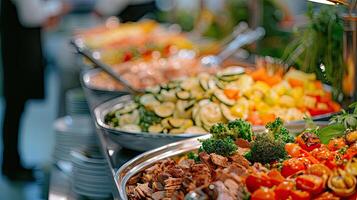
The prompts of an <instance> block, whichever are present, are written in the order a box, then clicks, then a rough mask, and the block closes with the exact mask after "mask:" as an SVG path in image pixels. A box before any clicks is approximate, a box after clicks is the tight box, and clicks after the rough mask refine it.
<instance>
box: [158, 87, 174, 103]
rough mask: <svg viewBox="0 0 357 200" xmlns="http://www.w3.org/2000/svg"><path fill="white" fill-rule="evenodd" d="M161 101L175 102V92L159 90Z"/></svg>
mask: <svg viewBox="0 0 357 200" xmlns="http://www.w3.org/2000/svg"><path fill="white" fill-rule="evenodd" d="M160 95H161V99H162V101H165V102H166V101H170V102H176V100H177V98H176V92H175V90H161V92H160Z"/></svg>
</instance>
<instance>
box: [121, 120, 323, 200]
mask: <svg viewBox="0 0 357 200" xmlns="http://www.w3.org/2000/svg"><path fill="white" fill-rule="evenodd" d="M327 124H328V122H326V121H323V122H316V125H317V126H319V127H324V126H326V125H327ZM285 127H286V128H288V129H289V131H290V132H297V131H298V132H301V131H302V130H304V129H305V123H289V124H287V125H286V126H285ZM259 131H263V130H262V129H259V130H257V129H256V130H255V132H259ZM209 137H210V135H204V136H200V137H195V138H191V139H187V140H183V141H180V142H175V143H171V144H168V145H165V146H162V147H160V148H157V149H154V150H151V151H148V152H145V153H143V154H141V155H139V156H137V157H135V158H133V159H132V160H130V161H128V162H127V163H125V164H124V165H123V166H121V167H120V168H119V170H118V171H117V172H116V175H115V184H116V187H117V190H118V191H119V195H120V199H122V200H127V199H128V198H127V194H126V184H127V182H128V180H129V179H130V178H131V177H133V176H134V175H136V174H137V173H139V172H140V171H142V170H144V169H146V168H148V167H150V166H151V165H153V164H155V163H156V162H158V161H160V160H162V159H166V158H170V157H174V156H178V155H182V154H184V153H188V152H190V151H193V150H197V149H198V148H199V147H200V146H201V143H200V142H199V141H198V139H206V138H209Z"/></svg>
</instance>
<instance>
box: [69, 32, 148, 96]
mask: <svg viewBox="0 0 357 200" xmlns="http://www.w3.org/2000/svg"><path fill="white" fill-rule="evenodd" d="M71 44H72V45H73V46H74V47H75V48H76V50H77V53H79V54H81V55H83V56H84V57H85V58H87V59H88V60H90V61H91V62H92V63H93V64H94V65H96V66H97V67H99V68H101V69H102V70H104V71H105V72H106V73H108V74H109V75H110V76H111V77H113V78H114V79H115V80H116V81H118V82H120V83H121V84H122V85H123V86H124V87H125V89H126V90H127V91H128V92H129V93H131V94H142V93H143V91H141V90H138V89H135V88H133V87H132V86H131V85H130V83H129V82H128V81H127V80H125V79H124V78H123V77H122V76H121V75H120V74H118V73H117V72H115V71H114V70H113V68H111V67H110V66H109V65H107V64H105V63H103V62H102V61H101V60H100V59H99V56H98V55H97V54H96V53H97V52H91V51H90V50H88V49H87V48H86V47H85V45H84V42H83V40H82V39H79V38H77V39H74V40H71Z"/></svg>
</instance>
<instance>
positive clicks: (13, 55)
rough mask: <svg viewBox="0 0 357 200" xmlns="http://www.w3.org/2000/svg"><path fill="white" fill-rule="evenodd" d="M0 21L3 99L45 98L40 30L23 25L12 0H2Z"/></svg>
mask: <svg viewBox="0 0 357 200" xmlns="http://www.w3.org/2000/svg"><path fill="white" fill-rule="evenodd" d="M0 20H1V21H0V24H1V50H2V64H3V73H4V96H5V99H8V100H18V99H21V100H22V101H23V100H27V99H42V98H44V62H43V56H42V46H41V29H40V28H26V27H24V26H22V25H21V24H20V21H19V18H18V15H17V10H16V7H15V5H13V3H12V2H11V0H1V17H0Z"/></svg>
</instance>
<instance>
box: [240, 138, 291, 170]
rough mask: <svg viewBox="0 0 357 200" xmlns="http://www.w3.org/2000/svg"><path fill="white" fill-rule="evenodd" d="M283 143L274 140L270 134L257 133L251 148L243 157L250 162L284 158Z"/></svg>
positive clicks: (265, 162)
mask: <svg viewBox="0 0 357 200" xmlns="http://www.w3.org/2000/svg"><path fill="white" fill-rule="evenodd" d="M286 156H287V153H286V151H285V143H284V142H283V141H282V140H275V139H274V137H271V135H270V134H261V135H257V137H256V138H255V140H254V142H252V146H251V150H250V152H249V153H247V154H246V155H245V157H246V158H247V159H248V160H249V161H250V162H252V163H254V162H260V163H262V164H267V163H271V162H273V161H277V160H280V159H284V158H286Z"/></svg>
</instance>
